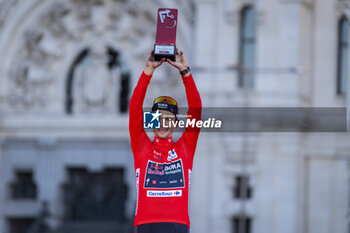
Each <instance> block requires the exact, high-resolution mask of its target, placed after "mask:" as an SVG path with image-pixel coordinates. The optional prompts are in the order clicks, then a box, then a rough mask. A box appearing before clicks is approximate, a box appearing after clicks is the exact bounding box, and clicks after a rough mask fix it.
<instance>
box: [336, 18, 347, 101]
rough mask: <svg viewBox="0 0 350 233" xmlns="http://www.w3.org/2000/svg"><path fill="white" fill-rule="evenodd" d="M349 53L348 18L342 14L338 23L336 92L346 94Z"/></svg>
mask: <svg viewBox="0 0 350 233" xmlns="http://www.w3.org/2000/svg"><path fill="white" fill-rule="evenodd" d="M348 54H349V20H348V19H347V18H346V17H345V16H343V17H341V19H340V20H339V24H338V64H337V94H338V95H346V89H347V78H348V61H349V60H348Z"/></svg>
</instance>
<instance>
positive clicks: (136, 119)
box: [129, 54, 164, 155]
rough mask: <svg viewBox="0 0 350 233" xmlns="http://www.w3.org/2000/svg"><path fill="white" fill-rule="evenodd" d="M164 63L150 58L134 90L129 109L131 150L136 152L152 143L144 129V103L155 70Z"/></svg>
mask: <svg viewBox="0 0 350 233" xmlns="http://www.w3.org/2000/svg"><path fill="white" fill-rule="evenodd" d="M163 62H164V59H162V60H160V61H159V62H155V61H154V57H153V54H151V56H150V57H149V58H148V60H147V62H146V67H145V69H144V71H143V72H142V74H141V76H140V78H139V81H138V83H137V85H136V87H135V89H134V92H133V94H132V96H131V99H130V105H129V106H130V108H129V133H130V141H131V148H132V150H133V152H134V155H135V154H136V152H137V151H138V150H139V148H141V147H142V146H143V145H144V143H146V142H150V139H149V138H148V136H147V134H146V132H145V130H144V128H143V110H142V106H143V101H144V99H145V96H146V91H147V87H148V85H149V83H150V81H151V78H152V75H153V72H154V70H155V69H156V68H157V67H158V66H160V65H161V64H162V63H163Z"/></svg>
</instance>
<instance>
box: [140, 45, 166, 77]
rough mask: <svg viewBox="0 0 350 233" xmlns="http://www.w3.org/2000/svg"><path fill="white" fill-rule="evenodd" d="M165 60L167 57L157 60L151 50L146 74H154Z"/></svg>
mask: <svg viewBox="0 0 350 233" xmlns="http://www.w3.org/2000/svg"><path fill="white" fill-rule="evenodd" d="M164 61H165V58H162V59H161V60H160V61H155V60H154V56H153V51H152V52H151V55H150V56H149V58H148V60H147V62H146V67H145V70H144V72H145V74H147V75H152V74H153V72H154V70H155V69H156V68H157V67H158V66H160V65H161V64H163V62H164Z"/></svg>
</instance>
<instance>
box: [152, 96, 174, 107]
mask: <svg viewBox="0 0 350 233" xmlns="http://www.w3.org/2000/svg"><path fill="white" fill-rule="evenodd" d="M163 102H166V103H168V104H171V105H176V106H177V102H176V100H174V99H173V98H171V97H170V96H160V97H158V98H156V99H155V100H154V102H153V104H156V103H163Z"/></svg>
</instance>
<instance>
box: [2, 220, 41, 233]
mask: <svg viewBox="0 0 350 233" xmlns="http://www.w3.org/2000/svg"><path fill="white" fill-rule="evenodd" d="M34 222H35V219H34V218H11V219H8V224H9V233H23V232H30V229H31V228H32V226H33V224H34Z"/></svg>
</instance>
